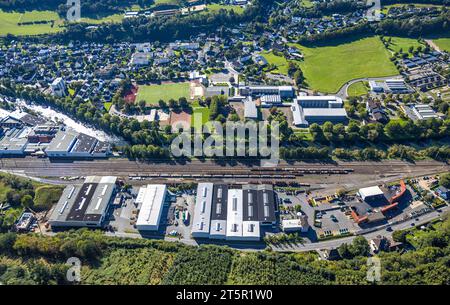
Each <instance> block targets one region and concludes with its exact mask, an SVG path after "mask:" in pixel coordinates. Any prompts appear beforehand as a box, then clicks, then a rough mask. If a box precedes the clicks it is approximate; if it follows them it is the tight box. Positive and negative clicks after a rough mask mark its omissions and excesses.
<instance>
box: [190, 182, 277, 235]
mask: <svg viewBox="0 0 450 305" xmlns="http://www.w3.org/2000/svg"><path fill="white" fill-rule="evenodd" d="M211 191H212V192H211ZM210 192H211V196H209V195H208V194H209V193H210ZM276 212H277V207H276V201H275V193H274V191H273V188H272V187H271V186H269V185H244V186H242V187H241V188H229V187H228V186H227V185H222V184H220V185H214V184H212V183H200V184H199V185H198V188H197V200H196V206H195V213H194V221H193V228H192V232H191V233H192V236H193V237H195V238H211V239H225V240H241V241H257V240H260V239H261V229H262V228H261V227H262V226H272V225H274V224H276V215H275V213H276Z"/></svg>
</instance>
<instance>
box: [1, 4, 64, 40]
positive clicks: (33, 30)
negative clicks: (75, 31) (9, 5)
mask: <svg viewBox="0 0 450 305" xmlns="http://www.w3.org/2000/svg"><path fill="white" fill-rule="evenodd" d="M38 21H47V22H49V23H35V24H30V25H19V23H21V22H38ZM50 21H54V22H50ZM62 25H63V21H62V19H61V18H60V17H59V16H58V14H57V13H56V12H52V11H30V12H25V13H19V12H4V11H2V10H0V36H4V35H7V34H12V35H17V36H23V35H40V34H47V33H56V32H59V31H62V30H63V26H62Z"/></svg>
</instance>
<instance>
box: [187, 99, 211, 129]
mask: <svg viewBox="0 0 450 305" xmlns="http://www.w3.org/2000/svg"><path fill="white" fill-rule="evenodd" d="M209 113H210V111H209V108H208V107H202V106H194V105H193V106H192V115H191V126H192V127H195V128H197V129H200V128H201V127H202V126H203V125H205V123H206V122H208V121H209ZM199 114H201V115H202V121H201V126H200V123H199V122H196V121H195V117H196V115H199Z"/></svg>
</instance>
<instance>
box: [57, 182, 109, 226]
mask: <svg viewBox="0 0 450 305" xmlns="http://www.w3.org/2000/svg"><path fill="white" fill-rule="evenodd" d="M116 181H117V178H116V177H112V176H105V177H99V176H88V177H86V180H85V181H84V183H83V184H82V185H76V184H75V185H70V186H67V187H66V188H65V189H64V191H63V194H62V196H61V198H60V199H59V201H58V203H57V205H56V206H55V208H54V209H53V211H52V213H51V215H50V218H49V224H50V225H51V227H52V228H54V227H102V226H103V223H104V220H105V216H106V214H107V212H108V208H109V205H110V203H111V202H112V200H113V198H114V195H115V190H116Z"/></svg>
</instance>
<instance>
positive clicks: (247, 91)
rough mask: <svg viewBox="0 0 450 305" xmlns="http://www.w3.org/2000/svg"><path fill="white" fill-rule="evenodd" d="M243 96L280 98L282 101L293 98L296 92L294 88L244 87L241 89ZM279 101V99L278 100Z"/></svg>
mask: <svg viewBox="0 0 450 305" xmlns="http://www.w3.org/2000/svg"><path fill="white" fill-rule="evenodd" d="M239 93H240V94H241V95H242V96H252V97H261V96H264V95H269V96H272V97H271V99H273V98H274V96H279V98H280V100H281V99H286V98H293V97H294V96H295V90H294V88H293V87H292V86H243V87H240V88H239ZM277 99H278V98H277Z"/></svg>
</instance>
